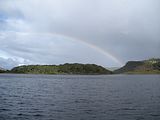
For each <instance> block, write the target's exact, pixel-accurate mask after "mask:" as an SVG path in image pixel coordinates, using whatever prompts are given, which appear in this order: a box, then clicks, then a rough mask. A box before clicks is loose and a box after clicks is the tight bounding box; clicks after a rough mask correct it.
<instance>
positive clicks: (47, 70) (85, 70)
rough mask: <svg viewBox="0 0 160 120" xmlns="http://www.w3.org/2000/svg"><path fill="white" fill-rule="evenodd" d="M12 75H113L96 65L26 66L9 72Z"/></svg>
mask: <svg viewBox="0 0 160 120" xmlns="http://www.w3.org/2000/svg"><path fill="white" fill-rule="evenodd" d="M9 72H10V73H22V74H80V75H98V74H112V72H111V71H109V70H107V69H105V68H104V67H102V66H98V65H96V64H79V63H73V64H69V63H66V64H63V65H24V66H18V67H15V68H13V69H11V70H10V71H9Z"/></svg>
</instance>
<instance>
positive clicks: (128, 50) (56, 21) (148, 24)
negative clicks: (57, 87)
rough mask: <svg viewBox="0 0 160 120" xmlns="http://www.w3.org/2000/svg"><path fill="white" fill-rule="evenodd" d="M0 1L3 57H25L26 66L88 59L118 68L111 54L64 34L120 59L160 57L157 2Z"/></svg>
mask: <svg viewBox="0 0 160 120" xmlns="http://www.w3.org/2000/svg"><path fill="white" fill-rule="evenodd" d="M0 3H1V4H0V25H1V26H2V27H1V28H0V42H1V48H0V50H1V51H3V52H5V53H7V54H8V55H7V57H11V58H18V59H24V60H28V61H30V62H29V63H30V64H33V63H37V64H39V63H40V64H59V63H64V62H84V63H90V62H91V63H97V64H101V65H104V66H119V64H117V63H116V62H114V61H113V60H112V59H111V58H109V57H108V58H106V57H105V56H103V54H101V53H100V52H98V51H95V50H94V49H92V48H89V47H87V46H86V45H84V44H83V43H81V42H80V41H73V40H71V39H69V38H68V37H65V36H69V37H72V38H74V39H75V40H76V39H77V40H79V39H80V40H83V41H85V42H87V43H90V44H93V45H96V46H98V47H99V48H101V49H103V50H104V51H106V52H109V53H111V54H112V55H114V56H115V57H116V58H117V59H119V60H120V61H122V62H123V63H125V62H126V61H128V60H137V59H138V60H139V59H147V58H152V57H160V53H159V49H160V37H159V34H160V22H159V21H160V15H159V11H160V2H159V0H154V1H153V0H141V1H140V0H134V1H133V0H119V1H117V0H112V1H110V0H94V1H93V0H76V1H75V0H67V1H66V0H45V1H39V0H34V1H33V0H27V1H25V0H24V1H19V0H15V1H14V2H13V1H12V0H2V1H0ZM50 34H53V35H50ZM88 54H89V55H90V56H88ZM1 56H2V55H1ZM44 56H45V57H44ZM3 57H6V54H5V55H4V54H3ZM19 61H20V60H19Z"/></svg>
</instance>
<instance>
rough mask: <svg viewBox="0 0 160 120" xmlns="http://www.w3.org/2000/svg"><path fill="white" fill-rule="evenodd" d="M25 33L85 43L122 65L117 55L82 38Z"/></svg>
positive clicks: (54, 34) (56, 34)
mask: <svg viewBox="0 0 160 120" xmlns="http://www.w3.org/2000/svg"><path fill="white" fill-rule="evenodd" d="M24 34H25V35H26V34H36V35H37V34H38V35H47V36H51V37H53V36H57V37H61V38H64V39H68V40H72V41H78V42H80V43H82V44H84V45H86V46H87V47H89V48H91V49H94V50H96V51H98V52H99V53H101V54H102V55H104V56H105V57H107V58H110V59H111V60H113V61H114V62H115V63H117V64H118V65H120V66H122V65H123V62H121V60H119V59H118V58H117V57H115V56H114V55H113V54H111V53H110V52H109V51H106V50H103V49H102V48H100V47H98V46H96V45H94V44H92V43H89V42H86V41H84V40H81V39H77V38H74V37H71V36H67V35H62V34H58V33H24Z"/></svg>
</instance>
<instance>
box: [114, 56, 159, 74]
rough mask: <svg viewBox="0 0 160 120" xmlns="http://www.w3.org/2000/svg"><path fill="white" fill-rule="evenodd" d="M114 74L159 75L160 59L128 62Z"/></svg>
mask: <svg viewBox="0 0 160 120" xmlns="http://www.w3.org/2000/svg"><path fill="white" fill-rule="evenodd" d="M114 73H117V74H120V73H130V74H159V73H160V59H154V58H153V59H149V60H143V61H129V62H127V63H126V65H125V66H123V67H122V68H120V69H117V70H115V71H114Z"/></svg>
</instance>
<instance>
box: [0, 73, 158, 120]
mask: <svg viewBox="0 0 160 120" xmlns="http://www.w3.org/2000/svg"><path fill="white" fill-rule="evenodd" d="M0 120H160V75H97V76H96V75H95V76H90V75H88V76H82V75H79V76H78V75H73V76H71V75H23V74H22V75H16V74H0Z"/></svg>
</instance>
